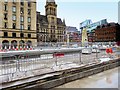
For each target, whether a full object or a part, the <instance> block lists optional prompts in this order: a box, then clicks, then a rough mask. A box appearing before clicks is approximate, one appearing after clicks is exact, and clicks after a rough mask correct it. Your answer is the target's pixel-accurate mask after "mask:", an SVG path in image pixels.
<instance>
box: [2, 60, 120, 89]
mask: <svg viewBox="0 0 120 90" xmlns="http://www.w3.org/2000/svg"><path fill="white" fill-rule="evenodd" d="M111 65H116V67H117V66H119V65H120V59H116V60H111V61H108V62H105V63H95V64H91V65H85V66H82V67H78V68H71V69H66V70H61V71H56V72H50V73H46V74H42V75H38V76H35V77H29V78H25V79H22V80H16V81H12V82H8V83H3V84H2V85H3V86H4V88H3V90H15V89H18V90H22V89H23V90H24V89H28V88H33V87H39V86H40V85H43V84H45V83H47V82H50V81H53V80H57V79H60V78H63V77H67V76H70V75H74V74H76V73H80V72H85V71H89V70H94V69H95V68H106V70H107V67H108V66H109V68H110V66H111ZM111 68H114V67H112V66H111ZM30 79H33V80H31V81H30ZM25 81H27V82H25ZM18 82H22V83H19V84H16V85H15V83H18ZM10 84H11V85H10ZM5 86H6V87H5ZM43 86H44V85H43ZM43 88H45V87H43Z"/></svg>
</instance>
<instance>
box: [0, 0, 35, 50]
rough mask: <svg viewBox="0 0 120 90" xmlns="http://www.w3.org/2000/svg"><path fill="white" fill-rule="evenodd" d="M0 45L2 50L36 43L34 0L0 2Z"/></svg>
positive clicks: (5, 0) (6, 0)
mask: <svg viewBox="0 0 120 90" xmlns="http://www.w3.org/2000/svg"><path fill="white" fill-rule="evenodd" d="M0 12H1V14H0V44H2V48H3V49H4V48H5V47H6V48H12V47H14V48H16V47H17V46H19V47H20V46H21V47H25V46H28V47H30V45H33V46H34V44H36V43H37V39H36V0H30V1H29V0H1V2H0Z"/></svg>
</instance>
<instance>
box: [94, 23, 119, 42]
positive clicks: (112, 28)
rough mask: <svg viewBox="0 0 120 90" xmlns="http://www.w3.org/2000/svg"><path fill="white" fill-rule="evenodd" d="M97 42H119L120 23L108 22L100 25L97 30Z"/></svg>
mask: <svg viewBox="0 0 120 90" xmlns="http://www.w3.org/2000/svg"><path fill="white" fill-rule="evenodd" d="M95 41H96V42H118V41H120V25H119V24H118V23H108V24H107V25H102V26H98V27H97V28H96V30H95Z"/></svg>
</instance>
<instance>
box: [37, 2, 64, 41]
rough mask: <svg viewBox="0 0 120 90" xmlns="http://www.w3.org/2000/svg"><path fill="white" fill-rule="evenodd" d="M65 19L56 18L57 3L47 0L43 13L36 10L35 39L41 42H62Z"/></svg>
mask: <svg viewBox="0 0 120 90" xmlns="http://www.w3.org/2000/svg"><path fill="white" fill-rule="evenodd" d="M65 27H66V25H65V20H63V21H62V20H61V18H57V4H56V2H55V1H54V0H47V1H46V5H45V15H41V14H40V12H37V41H38V43H41V42H64V41H65Z"/></svg>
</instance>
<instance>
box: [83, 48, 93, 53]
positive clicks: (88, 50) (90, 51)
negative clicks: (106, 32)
mask: <svg viewBox="0 0 120 90" xmlns="http://www.w3.org/2000/svg"><path fill="white" fill-rule="evenodd" d="M91 53H92V48H83V49H82V54H91Z"/></svg>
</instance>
